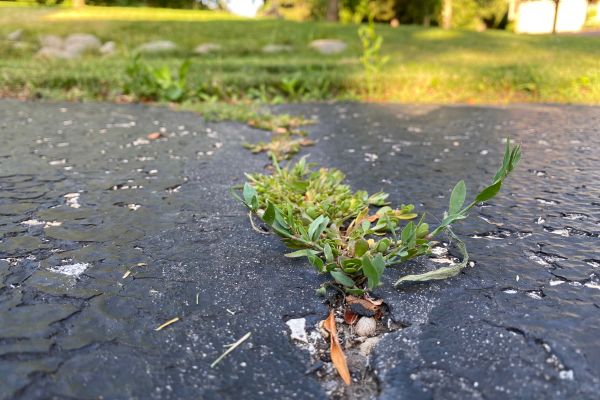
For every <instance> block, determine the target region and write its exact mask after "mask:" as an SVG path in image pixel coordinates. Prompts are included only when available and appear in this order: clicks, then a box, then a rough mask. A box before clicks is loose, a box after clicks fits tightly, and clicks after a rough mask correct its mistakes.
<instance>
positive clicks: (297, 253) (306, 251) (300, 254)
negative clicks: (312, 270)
mask: <svg viewBox="0 0 600 400" xmlns="http://www.w3.org/2000/svg"><path fill="white" fill-rule="evenodd" d="M311 254H317V252H316V251H315V250H311V249H302V250H296V251H293V252H291V253H287V254H284V255H285V256H286V257H288V258H299V257H308V256H309V255H311Z"/></svg>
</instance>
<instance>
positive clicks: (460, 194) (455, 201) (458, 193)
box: [448, 180, 467, 215]
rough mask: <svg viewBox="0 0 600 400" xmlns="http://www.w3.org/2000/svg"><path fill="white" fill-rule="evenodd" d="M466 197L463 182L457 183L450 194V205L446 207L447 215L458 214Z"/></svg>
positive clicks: (465, 188) (465, 187)
mask: <svg viewBox="0 0 600 400" xmlns="http://www.w3.org/2000/svg"><path fill="white" fill-rule="evenodd" d="M466 197H467V186H466V185H465V181H463V180H461V181H459V182H458V183H457V184H456V186H454V189H452V194H450V204H449V206H448V214H450V215H455V214H458V213H459V211H460V209H461V207H462V206H463V204H464V203H465V198H466Z"/></svg>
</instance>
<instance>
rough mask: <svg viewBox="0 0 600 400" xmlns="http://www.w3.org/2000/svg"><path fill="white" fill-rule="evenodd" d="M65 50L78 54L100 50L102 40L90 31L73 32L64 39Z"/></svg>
mask: <svg viewBox="0 0 600 400" xmlns="http://www.w3.org/2000/svg"><path fill="white" fill-rule="evenodd" d="M63 46H64V50H65V51H66V52H68V53H71V54H73V55H74V56H78V55H81V54H84V53H92V52H97V51H99V50H100V47H101V46H102V42H101V41H100V39H98V38H97V37H96V36H95V35H92V34H90V33H72V34H70V35H69V36H67V38H66V39H65V41H64V45H63Z"/></svg>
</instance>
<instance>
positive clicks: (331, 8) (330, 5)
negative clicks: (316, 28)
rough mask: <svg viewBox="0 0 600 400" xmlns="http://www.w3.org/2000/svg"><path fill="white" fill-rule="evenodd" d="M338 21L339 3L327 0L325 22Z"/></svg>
mask: <svg viewBox="0 0 600 400" xmlns="http://www.w3.org/2000/svg"><path fill="white" fill-rule="evenodd" d="M338 19H339V1H338V0H327V21H332V22H336V21H338Z"/></svg>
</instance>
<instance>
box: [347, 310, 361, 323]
mask: <svg viewBox="0 0 600 400" xmlns="http://www.w3.org/2000/svg"><path fill="white" fill-rule="evenodd" d="M356 321H358V314H356V313H354V312H353V311H352V310H348V309H346V310H345V311H344V322H345V323H347V324H348V325H354V324H355V323H356Z"/></svg>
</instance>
